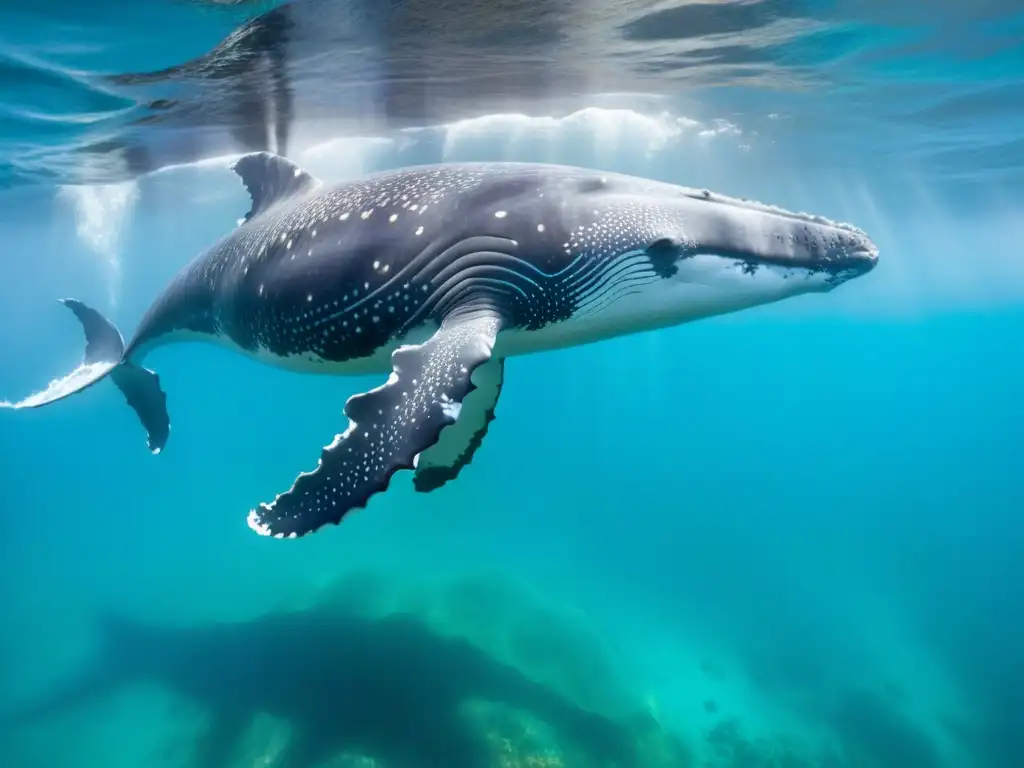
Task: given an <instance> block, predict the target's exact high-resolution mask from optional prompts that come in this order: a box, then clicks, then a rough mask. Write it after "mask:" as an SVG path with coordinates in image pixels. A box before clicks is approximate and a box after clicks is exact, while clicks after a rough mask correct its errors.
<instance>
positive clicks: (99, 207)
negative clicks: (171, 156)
mask: <svg viewBox="0 0 1024 768" xmlns="http://www.w3.org/2000/svg"><path fill="white" fill-rule="evenodd" d="M59 195H60V196H61V197H62V198H64V199H65V200H67V201H68V202H69V203H70V205H71V206H72V208H73V209H74V213H75V226H76V232H77V235H78V239H79V240H80V241H81V243H82V244H83V245H84V246H85V247H86V248H88V249H89V250H90V251H92V252H93V253H94V254H95V255H96V256H97V257H98V259H99V261H100V264H101V266H102V268H103V270H104V272H105V273H106V275H105V276H106V281H107V293H108V295H109V299H110V304H111V306H116V305H117V302H118V300H119V298H120V292H121V250H120V244H121V235H122V233H123V231H124V227H125V224H126V223H127V221H128V217H129V216H130V215H131V212H132V210H133V209H134V207H135V203H136V201H137V200H138V185H137V184H136V182H134V181H126V182H121V183H118V184H90V185H72V186H65V187H61V188H60V191H59Z"/></svg>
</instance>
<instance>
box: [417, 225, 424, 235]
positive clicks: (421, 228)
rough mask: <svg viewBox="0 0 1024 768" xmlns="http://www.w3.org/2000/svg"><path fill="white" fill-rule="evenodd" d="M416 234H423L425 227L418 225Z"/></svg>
mask: <svg viewBox="0 0 1024 768" xmlns="http://www.w3.org/2000/svg"><path fill="white" fill-rule="evenodd" d="M416 234H417V235H422V234H423V227H416Z"/></svg>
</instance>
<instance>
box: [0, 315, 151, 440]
mask: <svg viewBox="0 0 1024 768" xmlns="http://www.w3.org/2000/svg"><path fill="white" fill-rule="evenodd" d="M61 303H62V304H64V305H65V306H66V307H68V309H70V310H71V311H72V312H74V313H75V316H76V317H77V318H78V319H79V321H80V322H81V323H82V328H83V330H84V331H85V358H84V359H83V360H82V364H81V365H79V366H78V367H77V368H76V369H75V370H73V371H72V372H71V373H69V374H68V375H67V376H65V377H64V378H62V379H55V380H53V381H51V382H50V385H49V386H48V387H47V388H46V389H44V390H42V391H41V392H36V393H35V394H33V395H29V396H28V397H26V398H25V399H24V400H21V401H20V402H17V403H10V402H7V401H0V408H16V409H17V408H41V407H42V406H44V405H49V404H50V403H55V402H57V401H58V400H63V399H64V398H65V397H70V396H71V395H74V394H76V393H78V392H81V391H82V390H85V389H88V388H89V387H91V386H92V385H93V384H95V383H96V382H98V381H100V380H102V379H104V378H106V377H107V376H110V378H111V379H112V380H113V382H114V384H116V385H117V388H118V389H120V390H121V392H122V394H123V395H124V397H125V399H126V400H127V401H128V405H130V406H131V407H132V409H133V410H134V411H135V413H136V414H138V417H139V420H140V421H141V422H142V426H143V427H145V429H146V432H147V434H148V436H149V450H150V451H152V452H153V453H159V452H160V451H161V450H163V447H164V445H166V443H167V438H168V436H169V435H170V430H171V423H170V418H169V417H168V415H167V395H165V394H164V391H163V390H162V389H161V388H160V377H159V376H157V375H156V374H155V373H153V372H152V371H150V370H147V369H146V368H143V367H141V366H138V365H136V364H135V363H133V362H131V361H130V360H126V359H125V357H124V339H123V338H122V336H121V332H120V331H119V330H117V327H116V326H115V325H114V324H113V323H112V322H110V321H109V320H108V319H107V318H105V317H104V316H103V315H101V314H100V313H99V312H97V311H96V310H95V309H93V308H92V307H89V306H86V305H85V304H83V303H82V302H80V301H78V300H77V299H61Z"/></svg>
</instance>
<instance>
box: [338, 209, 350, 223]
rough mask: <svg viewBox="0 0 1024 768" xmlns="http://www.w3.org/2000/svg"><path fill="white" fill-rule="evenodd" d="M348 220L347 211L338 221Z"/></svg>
mask: <svg viewBox="0 0 1024 768" xmlns="http://www.w3.org/2000/svg"><path fill="white" fill-rule="evenodd" d="M347 218H348V211H345V212H344V213H343V214H341V216H339V217H338V221H345V219H347Z"/></svg>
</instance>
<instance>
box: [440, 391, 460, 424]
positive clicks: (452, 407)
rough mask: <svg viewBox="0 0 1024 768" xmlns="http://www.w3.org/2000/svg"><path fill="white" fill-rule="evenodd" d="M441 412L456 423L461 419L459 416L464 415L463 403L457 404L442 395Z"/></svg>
mask: <svg viewBox="0 0 1024 768" xmlns="http://www.w3.org/2000/svg"><path fill="white" fill-rule="evenodd" d="M441 412H442V413H443V414H444V415H445V416H446V417H448V418H449V419H451V420H452V421H456V420H458V418H459V414H460V413H462V403H457V402H455V401H454V400H451V399H450V398H449V397H448V396H447V395H442V396H441Z"/></svg>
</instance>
